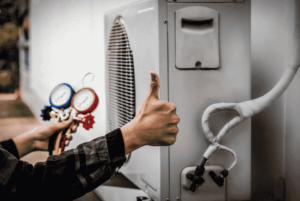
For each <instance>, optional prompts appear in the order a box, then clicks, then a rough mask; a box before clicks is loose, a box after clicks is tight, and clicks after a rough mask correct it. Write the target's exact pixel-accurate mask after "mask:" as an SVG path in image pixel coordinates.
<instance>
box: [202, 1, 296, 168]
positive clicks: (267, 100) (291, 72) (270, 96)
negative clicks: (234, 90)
mask: <svg viewBox="0 0 300 201" xmlns="http://www.w3.org/2000/svg"><path fill="white" fill-rule="evenodd" d="M294 4H295V6H294V7H293V8H295V15H294V24H293V26H292V28H293V37H292V43H291V44H292V46H291V48H290V52H289V54H290V58H289V63H288V67H287V68H286V70H285V72H284V74H283V76H282V77H281V79H280V80H279V82H278V83H277V84H276V85H275V87H274V88H273V89H272V90H271V91H269V92H268V93H267V94H265V95H264V96H262V97H259V98H256V99H254V100H249V101H244V102H241V103H216V104H213V105H210V106H209V107H208V108H207V109H206V110H205V111H204V113H203V116H202V128H203V132H204V135H205V137H206V139H207V140H208V141H209V142H210V143H211V145H210V146H209V147H208V149H207V150H206V152H205V153H204V157H205V158H207V159H209V158H210V157H211V156H212V155H213V154H214V153H215V152H216V151H217V150H219V149H223V150H227V151H229V152H230V153H231V154H232V155H233V156H234V162H233V164H232V165H231V166H230V167H229V168H228V171H229V170H230V169H232V168H233V167H234V165H235V164H236V162H237V157H236V154H235V152H234V151H233V150H231V149H229V148H227V147H225V146H223V145H221V144H220V143H221V140H222V138H223V137H224V136H225V135H226V134H227V133H228V132H229V131H230V130H231V129H232V128H234V127H235V126H237V125H238V124H239V123H241V122H242V121H244V120H245V119H247V118H250V117H252V116H253V115H255V114H257V113H259V112H261V111H262V110H264V109H265V108H266V107H268V106H269V105H270V104H271V103H273V102H274V101H275V100H277V99H278V98H279V97H280V96H281V95H282V94H283V92H284V91H285V90H286V89H287V87H288V86H289V84H290V83H291V81H292V80H293V78H294V76H295V74H296V72H297V70H298V68H299V66H300V1H299V0H294ZM221 110H235V111H237V112H238V114H239V116H236V117H234V118H233V119H231V120H230V121H229V122H228V123H227V124H226V125H225V126H224V127H223V128H222V129H221V131H220V132H219V133H218V135H217V136H214V134H213V133H212V132H211V131H210V129H209V122H208V120H209V117H210V115H211V114H213V113H215V112H218V111H221Z"/></svg>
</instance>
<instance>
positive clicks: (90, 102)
mask: <svg viewBox="0 0 300 201" xmlns="http://www.w3.org/2000/svg"><path fill="white" fill-rule="evenodd" d="M98 103H99V98H98V96H97V94H96V93H95V91H94V90H93V89H91V88H82V89H80V90H79V91H78V92H76V93H75V95H74V96H73V98H72V102H71V105H72V107H73V108H74V109H75V110H76V111H77V112H78V113H79V114H83V115H84V118H83V119H82V126H83V127H84V128H85V129H86V130H89V129H90V128H92V127H93V124H94V123H95V121H94V116H92V115H91V114H90V113H91V112H93V111H94V110H95V109H96V107H97V106H98Z"/></svg>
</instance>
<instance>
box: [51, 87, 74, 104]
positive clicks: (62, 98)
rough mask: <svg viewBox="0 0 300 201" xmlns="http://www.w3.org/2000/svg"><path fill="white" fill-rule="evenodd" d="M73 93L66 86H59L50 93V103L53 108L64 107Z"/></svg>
mask: <svg viewBox="0 0 300 201" xmlns="http://www.w3.org/2000/svg"><path fill="white" fill-rule="evenodd" d="M72 95H73V91H72V89H71V88H70V87H69V86H68V85H66V84H60V85H58V86H57V87H55V89H54V90H53V91H52V92H51V94H50V103H51V105H52V106H53V107H64V106H66V105H68V104H69V103H70V100H71V98H72Z"/></svg>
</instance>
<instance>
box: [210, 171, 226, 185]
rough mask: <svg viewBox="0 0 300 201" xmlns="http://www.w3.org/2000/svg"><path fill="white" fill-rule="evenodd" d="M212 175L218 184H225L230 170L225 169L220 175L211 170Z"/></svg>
mask: <svg viewBox="0 0 300 201" xmlns="http://www.w3.org/2000/svg"><path fill="white" fill-rule="evenodd" d="M209 175H210V177H211V178H212V179H213V180H214V181H215V182H216V184H218V186H223V185H224V179H225V178H226V177H227V176H228V170H223V171H222V172H221V173H220V175H219V176H217V174H216V173H215V172H214V171H209Z"/></svg>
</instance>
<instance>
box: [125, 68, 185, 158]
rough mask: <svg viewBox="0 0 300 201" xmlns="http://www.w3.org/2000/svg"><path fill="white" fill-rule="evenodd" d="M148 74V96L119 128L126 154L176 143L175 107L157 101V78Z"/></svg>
mask: <svg viewBox="0 0 300 201" xmlns="http://www.w3.org/2000/svg"><path fill="white" fill-rule="evenodd" d="M150 74H151V84H150V89H149V93H148V95H147V96H146V98H145V100H144V102H143V104H142V106H141V108H140V109H139V111H138V112H137V115H136V116H135V118H134V119H133V120H132V121H131V122H129V123H128V124H126V125H124V126H123V127H122V128H121V131H122V135H123V139H124V144H125V153H126V154H127V153H129V152H131V151H133V150H135V149H138V148H139V147H142V146H144V145H151V146H167V145H172V144H174V143H175V141H176V135H177V133H178V131H179V129H178V127H177V124H178V123H179V122H180V118H179V117H178V116H177V114H176V105H175V104H173V103H169V102H166V101H162V100H159V97H158V94H159V87H160V80H159V77H158V75H157V74H156V73H155V72H150Z"/></svg>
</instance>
